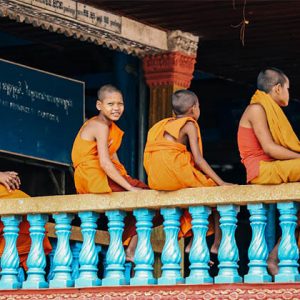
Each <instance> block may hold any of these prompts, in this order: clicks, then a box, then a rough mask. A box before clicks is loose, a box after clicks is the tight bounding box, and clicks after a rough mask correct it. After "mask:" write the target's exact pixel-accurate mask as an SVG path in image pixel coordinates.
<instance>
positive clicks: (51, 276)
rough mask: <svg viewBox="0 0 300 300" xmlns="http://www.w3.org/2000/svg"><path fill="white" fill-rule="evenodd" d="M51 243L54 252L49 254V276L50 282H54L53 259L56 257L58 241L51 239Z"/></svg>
mask: <svg viewBox="0 0 300 300" xmlns="http://www.w3.org/2000/svg"><path fill="white" fill-rule="evenodd" d="M50 241H51V247H52V251H51V252H50V253H49V254H48V256H49V273H48V276H47V280H48V281H50V280H52V279H53V277H54V272H53V270H54V265H53V257H54V254H55V250H56V246H57V240H56V239H51V240H50Z"/></svg>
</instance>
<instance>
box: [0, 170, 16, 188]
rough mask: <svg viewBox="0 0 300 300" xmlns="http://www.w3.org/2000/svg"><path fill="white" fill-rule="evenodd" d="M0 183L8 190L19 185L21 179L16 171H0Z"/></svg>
mask: <svg viewBox="0 0 300 300" xmlns="http://www.w3.org/2000/svg"><path fill="white" fill-rule="evenodd" d="M0 183H2V184H3V185H4V186H5V187H6V188H7V190H8V191H9V192H12V191H14V190H16V189H18V188H19V187H20V184H21V181H20V178H19V176H18V173H16V172H13V171H7V172H0Z"/></svg>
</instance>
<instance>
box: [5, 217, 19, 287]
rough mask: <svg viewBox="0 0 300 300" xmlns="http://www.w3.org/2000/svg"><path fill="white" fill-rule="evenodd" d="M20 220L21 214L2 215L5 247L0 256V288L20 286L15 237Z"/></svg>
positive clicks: (16, 236)
mask: <svg viewBox="0 0 300 300" xmlns="http://www.w3.org/2000/svg"><path fill="white" fill-rule="evenodd" d="M21 220H22V217H21V216H5V217H2V222H3V225H4V229H3V231H4V239H5V247H4V251H3V254H2V257H1V269H2V271H1V275H2V277H1V280H0V289H1V290H5V289H18V288H20V287H21V283H20V281H19V280H18V269H19V265H20V259H19V255H18V251H17V238H18V233H19V224H20V222H21Z"/></svg>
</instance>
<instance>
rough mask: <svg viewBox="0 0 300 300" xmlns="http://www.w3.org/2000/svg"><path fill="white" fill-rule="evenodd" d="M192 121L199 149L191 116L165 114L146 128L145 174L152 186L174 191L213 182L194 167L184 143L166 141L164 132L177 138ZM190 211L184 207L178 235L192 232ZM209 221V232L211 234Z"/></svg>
mask: <svg viewBox="0 0 300 300" xmlns="http://www.w3.org/2000/svg"><path fill="white" fill-rule="evenodd" d="M188 121H191V122H193V123H194V125H195V126H196V128H197V130H198V142H199V149H200V151H201V153H202V140H201V135H200V128H199V126H198V123H197V122H196V121H195V120H194V119H192V118H190V117H186V118H179V119H174V118H167V119H164V120H162V121H160V122H158V123H157V124H155V125H154V126H153V127H152V128H151V129H150V130H149V132H148V137H147V143H146V148H145V153H144V166H145V169H146V172H147V174H148V183H149V187H150V188H152V189H155V190H163V191H173V190H179V189H183V188H189V187H209V186H215V185H216V183H215V182H214V181H213V180H212V179H211V178H208V177H207V176H206V175H205V174H203V173H202V172H201V171H199V170H198V169H196V168H195V164H194V160H193V156H192V153H191V152H190V151H188V149H187V148H186V146H185V145H183V144H180V143H176V142H172V141H168V140H166V139H165V138H164V133H168V134H170V135H171V136H172V137H174V138H175V139H178V137H179V133H180V130H181V129H182V127H183V126H184V125H185V124H186V122H188ZM191 220H192V218H191V215H190V214H189V212H188V211H187V210H184V213H183V215H182V217H181V219H180V222H181V227H180V228H181V231H180V233H179V236H188V235H190V234H191V228H192V225H191ZM213 232H214V231H213V224H212V222H210V225H209V230H208V235H210V234H213Z"/></svg>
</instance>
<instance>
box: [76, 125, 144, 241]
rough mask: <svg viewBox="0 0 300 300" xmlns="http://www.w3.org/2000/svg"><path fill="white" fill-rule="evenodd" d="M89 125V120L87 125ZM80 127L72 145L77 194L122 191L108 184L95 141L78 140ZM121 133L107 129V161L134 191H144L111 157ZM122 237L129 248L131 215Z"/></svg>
mask: <svg viewBox="0 0 300 300" xmlns="http://www.w3.org/2000/svg"><path fill="white" fill-rule="evenodd" d="M87 122H89V120H88V121H87ZM87 122H86V123H85V124H83V126H82V127H81V129H80V131H79V133H78V134H77V136H76V139H75V141H74V144H73V149H72V161H73V166H74V168H75V173H74V180H75V187H76V190H77V193H79V194H88V193H92V194H101V193H108V192H121V191H125V189H124V188H123V187H121V186H120V185H118V184H117V183H116V182H114V181H113V180H111V179H110V178H109V177H108V176H107V175H106V173H105V171H104V170H103V169H102V168H101V166H100V162H99V154H98V149H97V143H96V141H88V140H84V139H82V138H81V136H80V135H81V131H82V129H83V128H84V127H85V126H86V124H87ZM123 134H124V133H123V131H122V130H121V129H120V128H119V127H118V126H117V125H116V124H115V123H114V122H113V123H112V124H111V126H110V128H109V136H108V150H109V155H110V159H111V161H112V162H113V164H114V166H115V167H116V169H117V170H118V171H119V172H120V174H121V175H122V176H123V177H124V178H125V179H126V180H127V181H128V182H129V183H130V184H131V185H132V186H135V187H140V188H144V189H147V188H148V186H147V185H146V184H144V183H143V182H141V181H139V180H137V179H133V178H131V177H130V176H129V175H128V174H127V172H126V169H125V167H124V166H123V165H122V164H121V163H120V162H119V161H117V160H115V159H114V157H113V155H114V154H115V153H116V152H117V151H118V149H119V147H120V146H121V142H122V137H123ZM124 222H125V228H124V233H123V241H125V243H124V244H125V245H127V244H128V241H129V238H130V237H132V236H134V235H135V234H136V230H135V218H134V217H133V215H132V214H131V213H129V214H127V216H126V218H125V220H124Z"/></svg>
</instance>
